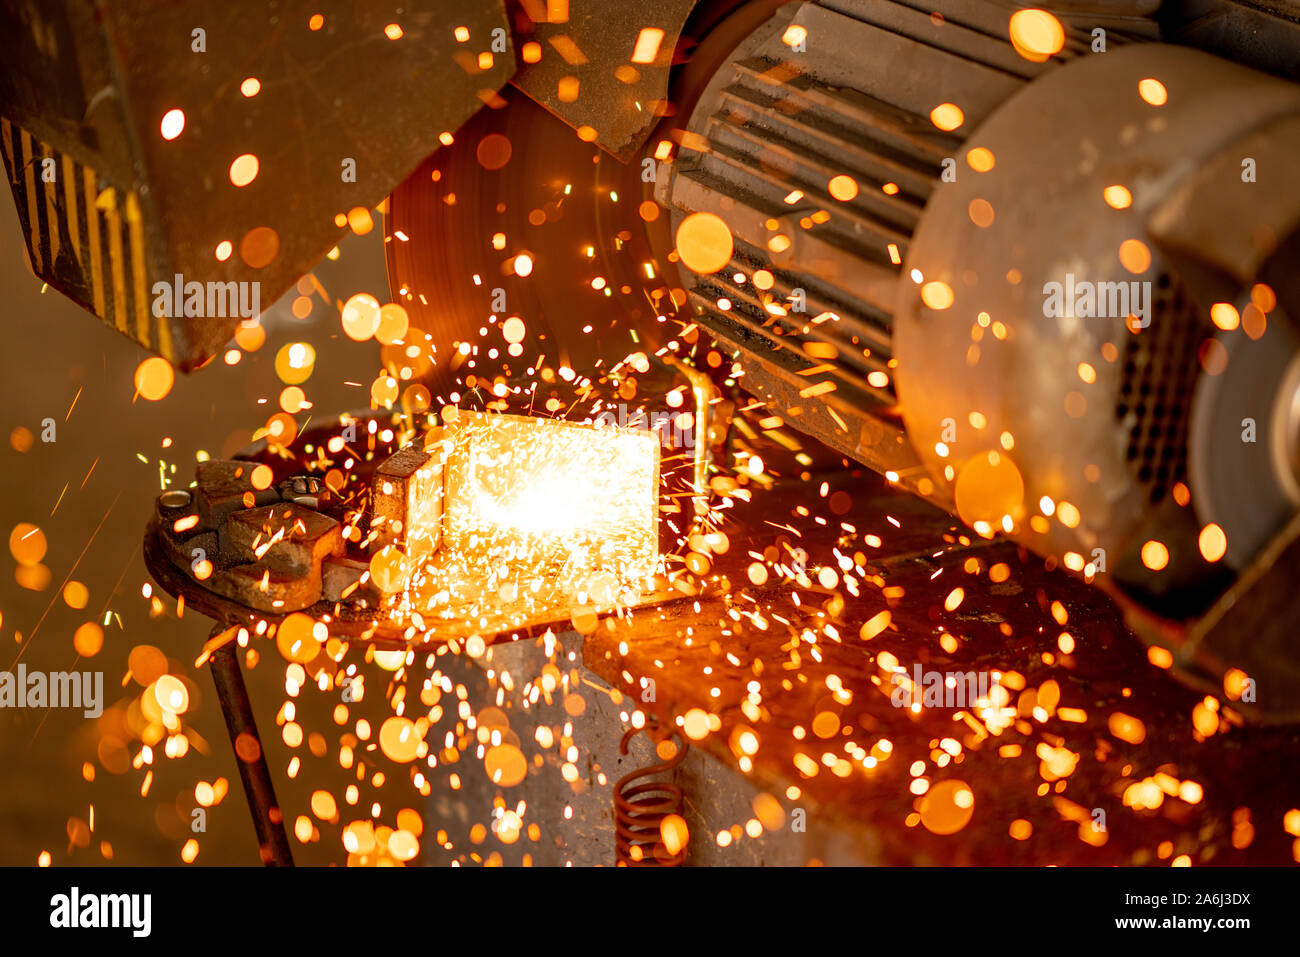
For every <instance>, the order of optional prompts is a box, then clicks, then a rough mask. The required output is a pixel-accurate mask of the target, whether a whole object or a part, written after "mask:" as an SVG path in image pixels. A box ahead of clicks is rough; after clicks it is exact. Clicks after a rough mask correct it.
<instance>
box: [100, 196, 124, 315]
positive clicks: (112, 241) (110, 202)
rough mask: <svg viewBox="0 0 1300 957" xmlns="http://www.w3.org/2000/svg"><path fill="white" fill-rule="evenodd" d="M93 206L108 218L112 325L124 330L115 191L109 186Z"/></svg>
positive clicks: (121, 274)
mask: <svg viewBox="0 0 1300 957" xmlns="http://www.w3.org/2000/svg"><path fill="white" fill-rule="evenodd" d="M95 205H96V206H98V207H99V208H100V209H102V210H104V211H105V213H106V214H107V218H108V264H109V266H110V267H112V270H113V324H114V325H116V326H117V328H118V330H119V331H121V332H125V333H126V334H127V335H130V333H129V332H127V328H126V269H125V267H124V265H123V263H122V213H121V211H120V210H119V209H118V208H117V190H116V189H114V188H113V187H112V186H110V187H109V188H108V189H106V190H104V191H103V192H102V193H100V194H99V199H98V200H96V202H95Z"/></svg>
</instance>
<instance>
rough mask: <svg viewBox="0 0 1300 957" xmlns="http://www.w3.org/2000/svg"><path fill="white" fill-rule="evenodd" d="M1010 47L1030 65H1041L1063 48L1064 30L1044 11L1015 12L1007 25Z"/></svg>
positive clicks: (1058, 22) (1059, 22) (1027, 10)
mask: <svg viewBox="0 0 1300 957" xmlns="http://www.w3.org/2000/svg"><path fill="white" fill-rule="evenodd" d="M1008 32H1009V33H1010V36H1011V45H1012V47H1014V48H1015V51H1016V52H1017V53H1019V54H1020V55H1021V56H1022V57H1024V58H1025V59H1026V60H1029V61H1030V62H1031V63H1043V62H1045V61H1046V60H1047V59H1048V58H1049V57H1051V56H1053V55H1054V54H1057V53H1060V52H1061V50H1062V49H1063V48H1064V47H1065V28H1064V27H1063V26H1061V21H1060V20H1058V19H1056V17H1054V16H1053V15H1052V14H1050V13H1048V12H1047V11H1046V10H1038V9H1033V8H1031V9H1026V10H1017V11H1016V12H1015V13H1013V14H1012V15H1011V20H1010V22H1009V23H1008Z"/></svg>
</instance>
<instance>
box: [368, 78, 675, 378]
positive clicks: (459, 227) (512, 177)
mask: <svg viewBox="0 0 1300 957" xmlns="http://www.w3.org/2000/svg"><path fill="white" fill-rule="evenodd" d="M505 94H506V97H507V99H506V101H505V102H506V105H505V106H504V107H502V108H500V109H490V108H487V109H483V110H481V111H480V112H479V113H478V114H477V115H476V116H475V117H474V118H473V119H471V120H470V121H469V122H468V123H467V124H465V126H463V127H462V128H461V129H460V130H458V131H457V132H456V134H455V140H454V142H453V143H452V144H450V145H444V146H443V147H442V148H440V149H439V150H438V151H437V152H435V153H434V154H433V155H431V156H430V157H429V158H428V159H426V160H425V161H424V162H423V163H421V164H420V166H419V167H418V168H417V169H416V170H415V172H414V173H412V174H411V176H409V177H408V178H407V179H406V181H405V182H403V183H402V184H401V185H400V186H399V187H398V188H397V190H396V191H395V192H394V193H393V195H392V197H391V198H390V200H389V208H388V215H387V216H386V218H385V231H386V240H385V241H386V258H387V263H388V276H389V286H390V290H391V294H392V298H393V301H394V302H397V303H401V304H402V305H403V306H405V307H406V310H407V313H408V315H409V317H410V321H411V325H412V327H414V328H417V329H420V330H423V331H425V332H427V333H429V334H430V335H431V336H432V338H433V345H434V346H435V348H436V350H437V363H436V365H435V367H434V369H433V371H432V380H433V381H432V383H431V385H432V386H433V387H434V392H435V393H437V392H438V391H439V390H440V389H445V390H446V391H448V392H450V391H452V390H454V389H456V387H457V386H456V380H458V379H459V380H461V381H463V380H464V378H465V376H467V375H469V374H473V375H475V376H476V377H477V379H478V380H480V381H481V380H482V379H484V378H488V379H489V380H490V379H491V378H492V377H494V376H497V375H501V376H504V377H505V378H507V379H510V378H512V377H515V376H518V375H519V374H520V373H522V372H524V370H525V369H526V368H527V367H528V366H530V365H532V364H533V363H534V361H535V360H536V359H537V357H538V356H545V357H546V364H547V365H548V366H550V367H552V368H554V367H557V366H561V365H567V366H569V367H570V368H574V369H577V370H579V371H582V372H590V371H591V370H593V369H594V368H597V367H598V363H600V364H603V365H604V366H605V367H608V366H609V365H612V364H613V363H616V362H618V361H619V360H621V359H622V358H624V357H625V356H627V355H629V354H631V353H634V352H638V351H643V352H653V351H654V349H655V348H656V347H657V346H658V345H659V344H660V342H661V341H663V340H665V339H667V338H669V336H670V334H671V332H675V331H676V330H678V329H679V328H680V325H679V323H676V322H671V321H669V320H667V319H660V318H659V317H661V316H664V315H665V313H667V314H668V315H672V314H673V312H674V306H673V304H672V297H671V289H670V286H671V284H672V283H675V279H673V280H671V281H666V280H665V277H664V275H663V270H662V268H661V266H660V263H658V262H657V261H656V260H655V258H654V255H653V254H652V252H651V246H650V241H649V237H650V235H651V234H652V232H653V231H654V230H663V231H665V234H666V230H667V216H666V215H665V214H664V212H663V210H661V209H660V208H659V207H658V206H657V205H655V204H654V202H653V201H652V198H651V194H650V191H651V189H652V188H653V183H643V182H642V175H641V174H642V166H641V164H640V163H633V164H630V165H624V164H622V163H619V162H618V161H617V160H614V159H613V158H611V157H609V156H608V155H605V154H603V153H602V152H601V151H600V150H599V149H598V148H597V147H596V146H595V145H593V144H591V143H587V142H584V141H583V140H581V139H580V138H579V137H578V135H577V134H576V133H575V132H574V131H573V130H572V129H571V128H569V127H568V126H566V125H565V124H564V123H563V122H561V121H560V120H558V119H557V118H555V117H554V116H552V115H551V114H550V113H548V112H547V111H546V110H544V109H543V108H542V107H540V106H538V105H536V104H535V103H533V102H532V101H531V100H528V99H527V98H525V97H524V96H522V95H521V94H519V93H517V92H514V91H505ZM660 248H671V243H667V244H665V245H661V246H660ZM679 295H680V290H679ZM512 319H517V320H518V321H508V320H512ZM520 322H522V327H521V325H520ZM521 330H522V331H521ZM521 335H522V339H520V336H521ZM514 341H518V342H519V346H520V347H521V348H519V349H516V353H517V355H515V356H511V355H510V353H509V349H510V346H511V344H512V342H514ZM461 343H465V344H466V345H461ZM471 347H472V348H473V349H475V350H476V351H473V352H470V353H468V354H466V353H464V352H463V351H462V352H461V354H459V355H457V352H458V349H459V350H465V349H470V348H471ZM493 349H495V350H496V356H495V357H493V356H492V355H491V354H490V353H491V350H493Z"/></svg>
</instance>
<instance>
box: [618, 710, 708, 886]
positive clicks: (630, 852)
mask: <svg viewBox="0 0 1300 957" xmlns="http://www.w3.org/2000/svg"><path fill="white" fill-rule="evenodd" d="M638 730H639V729H637V728H632V729H631V730H630V731H628V732H627V734H625V735H623V740H622V741H621V742H620V743H619V746H618V751H619V754H627V748H628V742H629V741H631V740H632V738H633V736H634V735H636V733H637V731H638ZM647 733H649V731H648V730H647ZM651 737H652V738H653V735H651ZM674 737H676V738H677V742H675V746H676V748H677V751H676V753H675V754H674V755H673V756H672V758H670V759H669V760H667V761H663V762H661V763H659V764H652V765H650V766H649V767H644V768H641V769H639V770H637V771H633V772H631V773H630V774H625V775H623V777H621V778H619V779H618V783H616V784H615V785H614V833H615V837H616V841H617V845H616V848H615V859H616V860H617V862H618V863H619V864H620V865H624V866H628V867H680V866H681V865H682V863H683V862H684V861H685V860H686V841H685V840H682V842H681V847H679V848H678V849H677V850H676V852H673V851H670V850H669V849H668V847H667V846H666V845H665V844H664V837H663V833H662V825H663V823H664V821H665V819H667V818H668V817H670V816H676V817H677V818H678V819H680V818H681V816H682V808H683V804H684V799H683V794H682V789H681V788H680V787H678V786H677V785H676V784H673V783H671V782H670V781H653V780H652V781H642V783H640V784H636V783H634V782H636V781H638V780H641V779H642V778H651V777H653V776H654V775H657V774H667V773H669V772H671V771H672V770H673V769H674V768H676V767H677V766H678V765H679V764H681V763H682V762H683V761H685V760H686V752H687V751H688V750H689V748H690V746H689V745H688V744H687V743H686V741H685V740H683V739H682V738H681V737H680V736H679V735H678V734H677V732H676V731H673V732H672V733H671V734H669V735H667V736H665V737H663V738H662V739H661V741H671V740H672V739H673V738H674ZM656 749H657V745H656ZM682 834H683V837H684V831H683V832H682Z"/></svg>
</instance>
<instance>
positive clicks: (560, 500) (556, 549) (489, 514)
mask: <svg viewBox="0 0 1300 957" xmlns="http://www.w3.org/2000/svg"><path fill="white" fill-rule="evenodd" d="M448 425H449V427H451V428H452V429H453V431H454V435H455V438H454V439H453V442H454V452H453V453H452V455H451V456H450V457H449V459H448V463H447V501H446V519H445V523H444V535H445V536H446V538H447V540H448V543H449V544H450V545H451V547H452V548H453V549H455V550H456V551H459V552H461V553H464V554H472V553H480V554H482V555H483V556H484V557H485V558H490V559H495V560H500V561H505V562H506V563H508V564H515V565H523V566H527V567H529V568H535V569H538V570H547V569H550V570H554V571H555V572H557V573H562V572H565V571H582V570H585V569H600V570H603V571H606V572H609V573H611V574H613V575H614V576H615V577H616V578H617V579H618V580H619V581H620V582H634V581H643V580H645V579H648V578H650V577H651V576H652V575H653V574H654V572H655V567H656V564H657V562H658V556H659V525H658V521H659V514H658V511H659V510H658V492H659V442H658V440H657V437H656V436H655V435H654V434H653V433H650V432H639V431H627V430H616V429H608V428H603V429H602V428H596V427H593V426H589V425H579V424H576V423H570V422H561V421H556V420H554V419H534V418H529V417H526V416H516V415H485V414H482V413H474V412H459V413H458V414H457V416H456V417H455V418H454V419H453V420H452V421H451V422H449V423H448Z"/></svg>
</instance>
